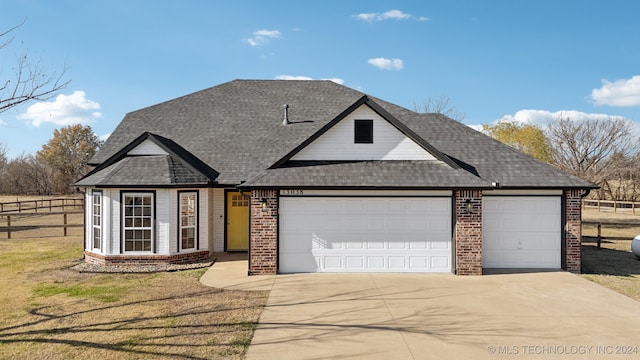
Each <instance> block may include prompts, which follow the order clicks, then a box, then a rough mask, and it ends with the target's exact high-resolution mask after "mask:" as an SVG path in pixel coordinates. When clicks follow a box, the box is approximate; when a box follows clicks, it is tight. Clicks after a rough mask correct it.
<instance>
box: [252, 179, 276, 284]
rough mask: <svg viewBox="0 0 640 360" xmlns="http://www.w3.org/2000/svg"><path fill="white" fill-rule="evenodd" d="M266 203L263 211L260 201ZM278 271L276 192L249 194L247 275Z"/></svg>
mask: <svg viewBox="0 0 640 360" xmlns="http://www.w3.org/2000/svg"><path fill="white" fill-rule="evenodd" d="M263 199H264V200H266V201H267V209H266V211H263V209H262V200H263ZM277 271H278V191H277V190H254V191H253V192H252V193H251V233H250V236H249V275H263V274H275V273H277Z"/></svg>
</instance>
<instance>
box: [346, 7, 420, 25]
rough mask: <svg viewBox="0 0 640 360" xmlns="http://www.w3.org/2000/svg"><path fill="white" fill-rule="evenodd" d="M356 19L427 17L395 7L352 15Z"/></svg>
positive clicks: (413, 18) (411, 18)
mask: <svg viewBox="0 0 640 360" xmlns="http://www.w3.org/2000/svg"><path fill="white" fill-rule="evenodd" d="M354 17H355V18H356V19H358V20H362V21H366V22H374V21H384V20H416V21H427V20H429V18H428V17H425V16H413V15H411V14H407V13H405V12H402V11H400V10H397V9H393V10H389V11H386V12H383V13H361V14H358V15H354Z"/></svg>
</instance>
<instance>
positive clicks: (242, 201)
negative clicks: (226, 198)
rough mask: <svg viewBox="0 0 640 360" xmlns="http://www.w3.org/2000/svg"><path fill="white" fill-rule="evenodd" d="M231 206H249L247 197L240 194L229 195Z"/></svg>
mask: <svg viewBox="0 0 640 360" xmlns="http://www.w3.org/2000/svg"><path fill="white" fill-rule="evenodd" d="M231 206H233V207H247V206H249V199H248V198H247V197H246V196H242V195H239V194H238V195H235V194H234V195H231Z"/></svg>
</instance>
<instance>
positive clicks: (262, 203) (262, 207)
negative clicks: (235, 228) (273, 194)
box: [260, 198, 269, 212]
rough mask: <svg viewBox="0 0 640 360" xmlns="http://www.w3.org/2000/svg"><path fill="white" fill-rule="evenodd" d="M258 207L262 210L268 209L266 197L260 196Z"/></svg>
mask: <svg viewBox="0 0 640 360" xmlns="http://www.w3.org/2000/svg"><path fill="white" fill-rule="evenodd" d="M260 208H261V209H262V212H267V211H269V203H268V202H267V199H265V198H262V201H261V202H260Z"/></svg>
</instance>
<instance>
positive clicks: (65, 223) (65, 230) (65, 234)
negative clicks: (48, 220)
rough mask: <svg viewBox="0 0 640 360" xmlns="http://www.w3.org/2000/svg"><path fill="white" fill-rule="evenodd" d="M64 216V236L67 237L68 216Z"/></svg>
mask: <svg viewBox="0 0 640 360" xmlns="http://www.w3.org/2000/svg"><path fill="white" fill-rule="evenodd" d="M63 216H64V236H67V214H63Z"/></svg>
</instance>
